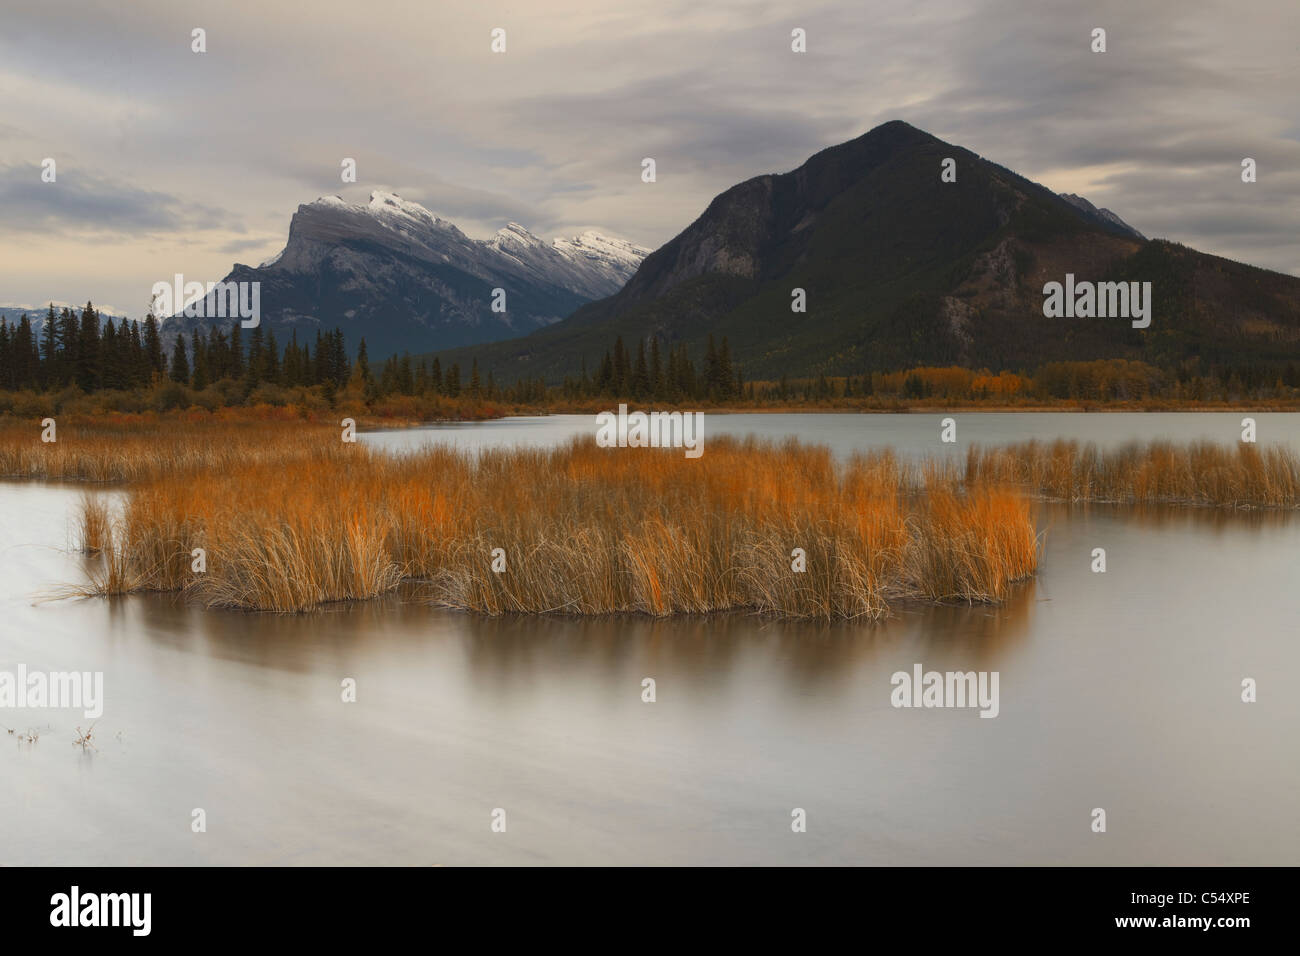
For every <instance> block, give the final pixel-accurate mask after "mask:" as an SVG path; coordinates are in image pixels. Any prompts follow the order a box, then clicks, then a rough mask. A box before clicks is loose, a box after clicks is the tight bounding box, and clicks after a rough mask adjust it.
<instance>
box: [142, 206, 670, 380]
mask: <svg viewBox="0 0 1300 956" xmlns="http://www.w3.org/2000/svg"><path fill="white" fill-rule="evenodd" d="M646 252H647V250H645V249H643V248H641V247H639V246H636V245H634V244H633V243H630V242H627V241H625V240H621V239H615V238H611V237H608V236H604V235H601V234H600V233H597V232H587V233H584V234H583V235H581V236H578V237H576V238H573V239H560V240H556V241H555V242H550V243H548V242H546V241H544V240H542V239H540V238H538V237H537V236H535V235H533V234H532V233H530V232H528V230H526V229H524V228H523V227H522V226H520V225H518V224H516V223H510V224H509V225H507V226H506V227H505V228H503V229H501V230H500V231H499V232H498V233H497V234H496V235H495V236H493V237H492V238H491V239H487V240H478V239H471V238H470V237H469V236H467V235H465V233H463V232H462V231H461V230H460V229H459V228H457V226H456V225H455V223H453V222H450V221H449V220H446V219H442V218H440V217H438V216H437V215H435V214H434V213H432V212H430V211H429V210H428V209H426V208H424V207H423V206H421V205H419V204H418V203H414V202H409V201H407V200H404V199H402V198H401V197H399V196H396V195H394V194H392V193H385V192H375V193H373V194H372V195H371V197H370V202H369V203H368V204H366V205H361V204H352V203H347V202H344V201H343V200H342V199H340V198H338V197H337V196H326V197H323V198H321V199H318V200H316V201H315V202H311V203H306V204H304V205H302V206H299V207H298V211H297V212H296V213H295V214H294V217H293V220H292V222H291V223H290V225H289V239H288V242H287V243H286V245H285V247H284V250H283V251H282V252H280V254H279V255H277V256H275V257H274V258H272V259H270V260H268V261H267V262H265V263H263V264H262V265H260V266H257V267H256V268H254V267H251V266H246V265H236V266H235V267H234V269H232V270H231V272H230V274H229V275H227V276H226V277H225V279H224V280H223V281H226V282H260V283H261V306H262V324H263V326H264V327H265V328H269V329H271V330H272V331H274V332H275V335H276V338H277V340H278V341H279V342H281V343H283V342H284V341H286V340H287V338H288V336H289V335H290V334H292V333H293V332H295V331H296V332H297V333H298V337H299V340H300V341H303V340H304V339H308V338H310V339H314V337H315V333H316V331H317V330H318V329H323V330H330V329H333V328H334V327H335V326H338V327H340V328H342V329H343V331H344V335H345V337H346V339H347V342H348V346H349V349H353V348H355V347H356V344H357V342H359V341H360V339H361V338H362V337H364V338H365V339H366V343H367V348H368V350H369V352H370V355H371V356H372V357H375V358H381V357H383V356H384V355H387V354H391V353H394V352H399V351H411V352H422V351H426V350H438V349H444V348H449V347H452V346H457V345H468V344H473V343H478V342H489V341H494V340H497V339H503V338H509V337H511V336H516V335H522V334H525V333H527V332H531V331H534V330H535V329H538V328H542V327H544V326H546V325H550V324H552V323H554V322H557V321H559V320H560V319H562V318H563V317H564V316H566V315H568V314H570V313H571V312H573V311H574V310H575V309H576V308H578V307H579V306H581V305H583V304H584V303H586V302H589V301H591V300H593V299H598V298H601V297H604V296H608V295H610V294H612V293H614V292H616V291H617V290H618V289H619V288H620V287H621V286H622V284H623V283H624V282H625V281H626V280H627V278H628V277H629V276H630V275H631V274H632V273H633V272H634V271H635V270H636V267H637V266H638V265H639V264H640V262H641V259H642V258H643V257H644V255H645V253H646ZM494 289H503V290H505V305H506V308H505V311H504V312H499V311H493V309H492V303H493V298H494V296H493V290H494ZM205 314H206V315H212V314H215V309H211V308H205ZM222 321H224V322H227V323H228V322H229V320H219V319H208V318H204V317H185V316H183V315H181V316H176V317H174V318H172V319H169V320H168V321H167V322H166V323H164V332H165V338H166V340H167V342H168V344H169V345H170V343H171V341H174V338H175V336H176V334H177V333H178V332H185V333H186V334H188V333H189V331H190V330H191V329H194V328H202V329H206V328H207V327H208V326H209V325H210V324H212V322H222Z"/></svg>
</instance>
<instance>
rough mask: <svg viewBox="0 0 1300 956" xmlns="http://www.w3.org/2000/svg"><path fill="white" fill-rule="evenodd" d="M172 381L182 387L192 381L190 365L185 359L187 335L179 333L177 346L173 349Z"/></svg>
mask: <svg viewBox="0 0 1300 956" xmlns="http://www.w3.org/2000/svg"><path fill="white" fill-rule="evenodd" d="M171 380H172V381H173V382H180V383H181V384H182V385H184V384H186V383H187V382H189V380H190V363H189V360H188V359H186V357H185V335H184V333H178V334H177V336H176V346H175V347H174V348H173V349H172V368H171Z"/></svg>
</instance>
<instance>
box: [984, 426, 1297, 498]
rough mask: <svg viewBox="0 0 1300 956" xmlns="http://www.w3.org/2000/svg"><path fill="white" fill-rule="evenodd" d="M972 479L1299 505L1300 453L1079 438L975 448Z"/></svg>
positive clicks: (1067, 490) (1078, 491)
mask: <svg viewBox="0 0 1300 956" xmlns="http://www.w3.org/2000/svg"><path fill="white" fill-rule="evenodd" d="M965 481H966V483H968V484H979V483H999V484H1014V485H1018V486H1020V487H1024V488H1026V489H1028V490H1029V491H1031V492H1032V493H1034V494H1036V495H1040V496H1042V497H1045V498H1052V499H1056V500H1061V501H1103V502H1120V503H1142V504H1188V505H1202V506H1212V507H1229V508H1294V507H1297V506H1298V505H1300V457H1297V455H1296V453H1295V452H1293V451H1292V450H1291V449H1289V448H1287V447H1285V446H1271V447H1265V448H1260V447H1259V446H1258V445H1253V444H1246V443H1241V444H1238V445H1237V446H1235V447H1226V446H1223V445H1217V444H1214V443H1211V442H1196V443H1192V444H1188V445H1175V444H1173V443H1171V442H1151V443H1148V444H1139V443H1132V444H1128V445H1125V446H1124V447H1122V448H1119V449H1117V450H1114V451H1108V452H1103V451H1101V450H1099V449H1098V448H1097V447H1096V446H1095V445H1092V444H1081V443H1079V442H1074V441H1055V442H1032V441H1031V442H1025V443H1023V444H1018V445H1011V446H1007V447H1002V448H991V449H980V448H976V447H972V448H971V449H970V451H969V452H968V454H967V457H966V471H965Z"/></svg>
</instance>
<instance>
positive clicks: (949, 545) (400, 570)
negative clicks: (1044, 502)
mask: <svg viewBox="0 0 1300 956" xmlns="http://www.w3.org/2000/svg"><path fill="white" fill-rule="evenodd" d="M33 434H34V433H33V432H32V430H31V429H30V427H26V426H25V427H23V428H22V429H21V430H19V429H17V428H14V427H12V426H11V427H6V428H3V429H0V472H3V473H5V474H8V475H22V476H24V477H43V478H81V479H92V480H100V481H122V480H126V481H129V482H130V487H129V489H128V494H127V498H126V503H125V505H124V507H123V508H122V510H121V511H120V513H116V514H110V513H109V512H108V511H107V510H106V509H105V508H104V506H103V505H102V504H101V503H99V502H98V501H97V500H96V499H95V498H94V497H88V498H87V500H86V502H85V504H84V506H83V509H82V514H81V519H80V520H81V525H82V529H83V535H84V544H85V546H86V547H87V549H88V550H92V549H93V550H98V551H100V552H101V559H102V565H103V570H102V572H101V573H100V574H99V575H98V576H97V577H96V578H95V580H94V582H93V587H92V588H91V590H92V591H94V592H95V593H103V594H112V593H124V592H129V591H136V590H147V589H153V590H163V591H181V592H184V593H185V594H186V595H188V596H190V597H193V598H195V599H197V600H200V601H202V602H204V603H206V604H208V605H211V606H225V607H236V608H248V609H258V610H270V611H300V610H305V609H308V608H312V607H315V606H318V605H320V604H323V603H326V602H330V601H340V600H352V599H365V598H370V597H375V596H377V595H380V594H384V593H386V592H389V591H392V590H394V589H396V588H397V587H398V586H399V584H401V583H402V582H404V581H405V582H418V589H419V592H420V593H421V594H423V595H424V596H425V597H426V598H427V599H428V600H431V601H433V602H436V603H439V604H443V605H447V606H451V607H457V608H464V609H469V610H473V611H478V612H482V613H487V614H501V613H508V612H523V613H547V612H550V613H568V614H611V613H620V612H635V613H645V614H653V615H668V614H677V613H707V612H713V611H727V610H742V609H743V610H752V611H758V612H763V613H770V614H776V615H784V616H793V617H810V618H823V619H829V618H861V617H866V618H878V617H881V616H883V615H885V614H887V613H888V612H889V609H890V607H891V604H894V603H897V602H898V601H905V600H924V601H966V602H970V601H981V602H983V601H988V602H996V601H1001V600H1003V599H1005V598H1006V597H1007V596H1008V595H1009V594H1010V592H1011V589H1012V587H1013V585H1014V584H1015V582H1016V581H1019V580H1021V579H1024V578H1026V577H1029V576H1030V575H1032V574H1033V573H1034V572H1035V570H1036V568H1037V564H1038V560H1039V547H1038V540H1037V536H1036V533H1035V529H1034V525H1033V520H1032V517H1031V515H1030V505H1029V499H1028V497H1027V496H1026V492H1027V493H1028V494H1029V495H1038V496H1045V497H1050V498H1057V499H1064V500H1070V501H1082V500H1088V501H1107V500H1108V501H1133V502H1139V501H1140V502H1184V503H1195V504H1206V505H1223V506H1269V507H1294V506H1296V505H1297V504H1300V461H1298V460H1297V456H1296V455H1295V454H1294V453H1293V452H1291V451H1289V450H1286V449H1276V448H1275V449H1268V450H1260V449H1256V448H1255V447H1254V446H1249V445H1246V446H1241V447H1239V448H1235V449H1232V448H1223V447H1220V446H1216V445H1211V444H1198V445H1191V446H1174V445H1171V444H1168V443H1153V444H1149V445H1133V446H1129V447H1126V448H1123V449H1120V450H1118V451H1114V452H1106V453H1103V452H1100V451H1098V450H1097V449H1096V448H1094V447H1092V446H1087V445H1079V444H1078V443H1074V442H1054V443H1034V442H1030V443H1026V444H1022V445H1017V446H1012V447H1010V448H998V449H987V450H982V449H972V450H971V452H970V453H969V455H968V456H967V459H966V462H965V463H964V468H963V467H962V466H961V465H960V464H956V465H944V466H940V465H936V464H933V463H931V464H928V465H925V466H920V467H915V466H910V465H907V464H905V463H903V462H900V461H899V460H898V459H896V458H895V457H894V456H893V455H892V454H890V453H888V452H884V453H873V454H869V455H859V456H856V457H855V458H853V459H852V460H851V461H849V462H848V463H847V464H837V463H836V462H835V461H834V460H833V458H832V457H831V455H830V452H829V451H828V450H827V449H825V448H822V447H819V446H805V445H801V444H799V443H797V442H793V441H791V442H786V443H783V444H773V443H769V442H761V441H757V440H753V439H750V440H746V441H735V440H731V439H715V440H712V441H711V442H710V444H709V447H708V452H707V454H705V455H704V457H702V458H700V459H697V460H688V459H685V458H684V457H683V456H682V455H681V454H680V452H674V451H668V450H662V451H661V450H655V449H602V448H598V447H597V446H596V445H595V443H594V442H593V441H591V440H581V441H575V442H573V443H571V444H569V445H566V446H563V447H559V448H554V449H548V450H534V449H523V448H516V449H507V450H492V451H486V452H482V453H480V454H477V455H475V454H473V453H468V452H460V451H456V450H452V449H449V448H446V447H438V446H430V447H427V448H425V449H422V450H420V451H418V452H412V453H406V454H399V455H390V454H386V453H382V452H377V451H374V450H372V449H371V448H370V447H369V446H367V445H365V444H364V443H359V444H345V443H343V442H341V441H340V440H339V429H338V428H337V427H335V426H332V425H317V424H310V423H302V422H298V423H292V424H289V423H281V422H212V421H208V422H205V423H202V424H197V423H196V424H189V425H185V426H180V427H178V426H177V424H175V423H169V424H165V425H158V424H133V425H120V426H115V427H113V428H103V427H96V426H82V427H80V428H70V429H68V430H67V431H64V432H61V433H60V438H59V442H58V444H57V445H48V446H43V447H42V446H40V445H39V444H36V443H34V441H33ZM196 548H202V549H203V550H204V551H205V553H206V562H207V564H206V570H205V571H204V572H202V573H195V572H194V571H193V570H192V566H193V558H192V553H193V551H194V549H196ZM498 548H499V549H502V551H503V552H504V561H505V570H504V571H503V572H501V573H497V572H495V571H494V570H493V557H492V555H493V552H494V550H495V549H498ZM796 548H798V549H802V550H803V552H804V554H805V555H806V558H805V566H806V571H803V572H796V571H794V570H793V569H792V564H793V562H794V561H795V556H794V555H793V552H794V551H795V549H796Z"/></svg>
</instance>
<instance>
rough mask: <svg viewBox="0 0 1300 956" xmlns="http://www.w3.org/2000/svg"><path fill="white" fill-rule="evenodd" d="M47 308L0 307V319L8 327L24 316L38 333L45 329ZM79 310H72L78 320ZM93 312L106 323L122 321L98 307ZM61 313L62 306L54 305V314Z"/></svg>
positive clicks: (46, 305)
mask: <svg viewBox="0 0 1300 956" xmlns="http://www.w3.org/2000/svg"><path fill="white" fill-rule="evenodd" d="M49 308H50V305H49V303H48V302H47V303H46V304H45V305H33V306H26V305H0V319H4V320H5V321H6V322H8V323H9V324H10V325H17V324H18V323H19V322H21V321H22V318H23V316H24V315H25V316H27V321H28V322H30V323H31V325H32V329H33V330H35V331H36V332H40V331H41V330H42V329H44V328H45V316H46V315H48V314H49ZM81 309H82V307H81V306H78V307H77V308H75V309H73V311H74V312H76V313H77V316H78V318H80V316H81ZM95 311H96V312H97V313H99V318H100V320H101V321H107V320H109V319H112V320H113V321H114V322H120V321H121V320H122V316H120V315H118V314H116V313H114V312H105V311H104V310H103V309H101V308H99V307H96V308H95ZM62 313H63V306H61V305H56V306H55V307H54V314H55V315H61V314H62Z"/></svg>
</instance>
